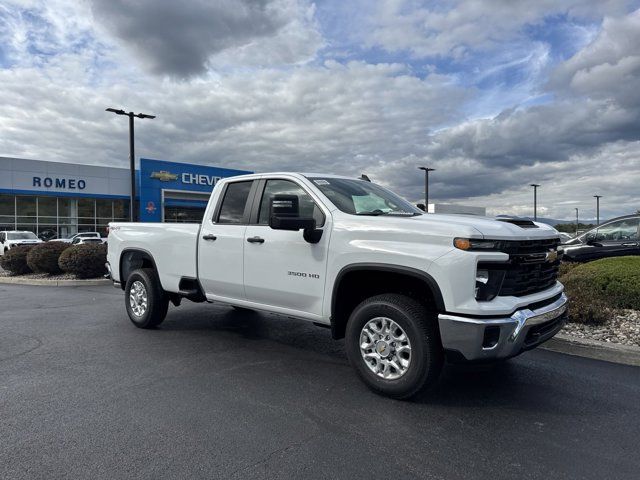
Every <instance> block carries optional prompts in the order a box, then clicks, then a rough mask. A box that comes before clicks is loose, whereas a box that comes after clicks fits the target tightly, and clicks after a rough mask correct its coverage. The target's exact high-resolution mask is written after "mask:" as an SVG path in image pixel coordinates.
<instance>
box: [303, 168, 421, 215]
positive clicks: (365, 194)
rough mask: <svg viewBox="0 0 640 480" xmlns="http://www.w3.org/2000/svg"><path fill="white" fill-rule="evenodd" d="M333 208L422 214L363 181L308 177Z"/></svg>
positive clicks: (388, 192) (348, 211) (388, 213)
mask: <svg viewBox="0 0 640 480" xmlns="http://www.w3.org/2000/svg"><path fill="white" fill-rule="evenodd" d="M309 179H310V180H311V181H312V182H313V183H314V184H315V185H316V186H317V187H318V188H319V189H320V191H322V193H324V194H325V195H326V196H327V198H328V199H329V200H331V201H332V202H333V203H334V204H335V206H336V207H338V208H339V209H340V210H342V211H343V212H345V213H350V214H352V215H372V216H377V215H408V216H413V215H421V213H422V212H421V211H420V210H418V209H417V208H416V207H414V206H413V205H411V204H410V203H409V202H407V201H406V200H403V199H402V198H400V197H399V196H398V195H396V194H395V193H392V192H390V191H389V190H387V189H386V188H383V187H381V186H379V185H375V184H373V183H371V182H366V181H364V180H351V179H347V178H323V177H311V178H309Z"/></svg>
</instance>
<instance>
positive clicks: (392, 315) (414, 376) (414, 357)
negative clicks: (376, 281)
mask: <svg viewBox="0 0 640 480" xmlns="http://www.w3.org/2000/svg"><path fill="white" fill-rule="evenodd" d="M376 317H386V318H389V319H391V320H393V321H394V322H395V323H397V324H398V325H399V326H400V327H401V328H402V329H403V330H404V332H405V333H406V335H407V337H408V338H409V342H410V344H411V360H410V363H409V366H408V367H407V370H406V372H405V373H404V374H403V375H402V376H400V377H399V378H397V379H393V380H389V379H386V378H382V377H380V376H378V375H377V374H376V373H374V372H373V371H372V370H371V369H370V368H369V367H368V366H367V363H366V362H365V360H364V358H363V357H362V354H361V351H360V335H361V332H362V329H363V327H364V326H365V325H366V324H367V323H368V322H369V321H370V320H372V319H374V318H376ZM345 337H346V339H345V340H346V344H345V347H346V351H347V357H348V358H349V362H350V363H351V365H352V366H353V368H354V369H355V370H356V372H357V373H358V376H359V377H360V378H361V379H362V380H363V381H364V383H365V384H366V385H367V386H368V387H369V388H370V389H371V390H373V391H374V392H376V393H379V394H382V395H385V396H388V397H392V398H396V399H408V398H410V397H413V396H415V395H417V394H418V393H421V392H423V391H425V390H427V389H428V388H430V387H432V386H433V385H434V384H435V383H436V382H437V380H438V378H439V376H440V372H441V371H442V365H443V363H444V353H443V349H442V345H441V342H440V335H439V332H438V326H437V316H436V314H435V313H431V312H428V311H427V309H426V308H425V307H424V306H423V305H421V304H420V303H418V302H417V301H415V300H413V299H411V298H409V297H406V296H404V295H398V294H383V295H377V296H375V297H371V298H368V299H366V300H365V301H363V302H362V303H360V305H358V306H357V307H356V308H355V309H354V310H353V312H352V313H351V316H350V317H349V321H348V323H347V330H346V335H345Z"/></svg>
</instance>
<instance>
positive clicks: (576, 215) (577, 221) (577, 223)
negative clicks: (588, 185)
mask: <svg viewBox="0 0 640 480" xmlns="http://www.w3.org/2000/svg"><path fill="white" fill-rule="evenodd" d="M579 223H580V222H578V209H577V208H576V236H578V224H579Z"/></svg>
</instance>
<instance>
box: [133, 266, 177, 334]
mask: <svg viewBox="0 0 640 480" xmlns="http://www.w3.org/2000/svg"><path fill="white" fill-rule="evenodd" d="M124 294H125V305H126V307H127V313H128V314H129V319H130V320H131V322H132V323H133V324H134V325H135V326H136V327H138V328H154V327H157V326H158V325H160V324H161V323H162V321H163V320H164V318H165V317H166V316H167V310H168V309H169V297H168V296H167V294H166V293H165V292H164V290H162V286H161V285H160V280H159V279H158V275H157V274H156V271H155V270H153V269H152V268H140V269H138V270H134V271H133V272H132V273H131V275H129V278H128V279H127V285H126V287H125V289H124Z"/></svg>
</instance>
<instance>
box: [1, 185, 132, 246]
mask: <svg viewBox="0 0 640 480" xmlns="http://www.w3.org/2000/svg"><path fill="white" fill-rule="evenodd" d="M114 221H115V222H126V221H129V200H127V199H115V200H112V199H103V198H98V199H94V198H71V197H54V196H31V195H10V194H3V193H0V230H29V231H31V232H34V233H35V234H36V235H38V236H40V237H42V238H45V239H49V238H56V237H57V238H65V237H69V236H71V235H74V234H76V233H78V232H99V233H100V234H101V235H102V236H106V235H107V224H108V223H109V222H114Z"/></svg>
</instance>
